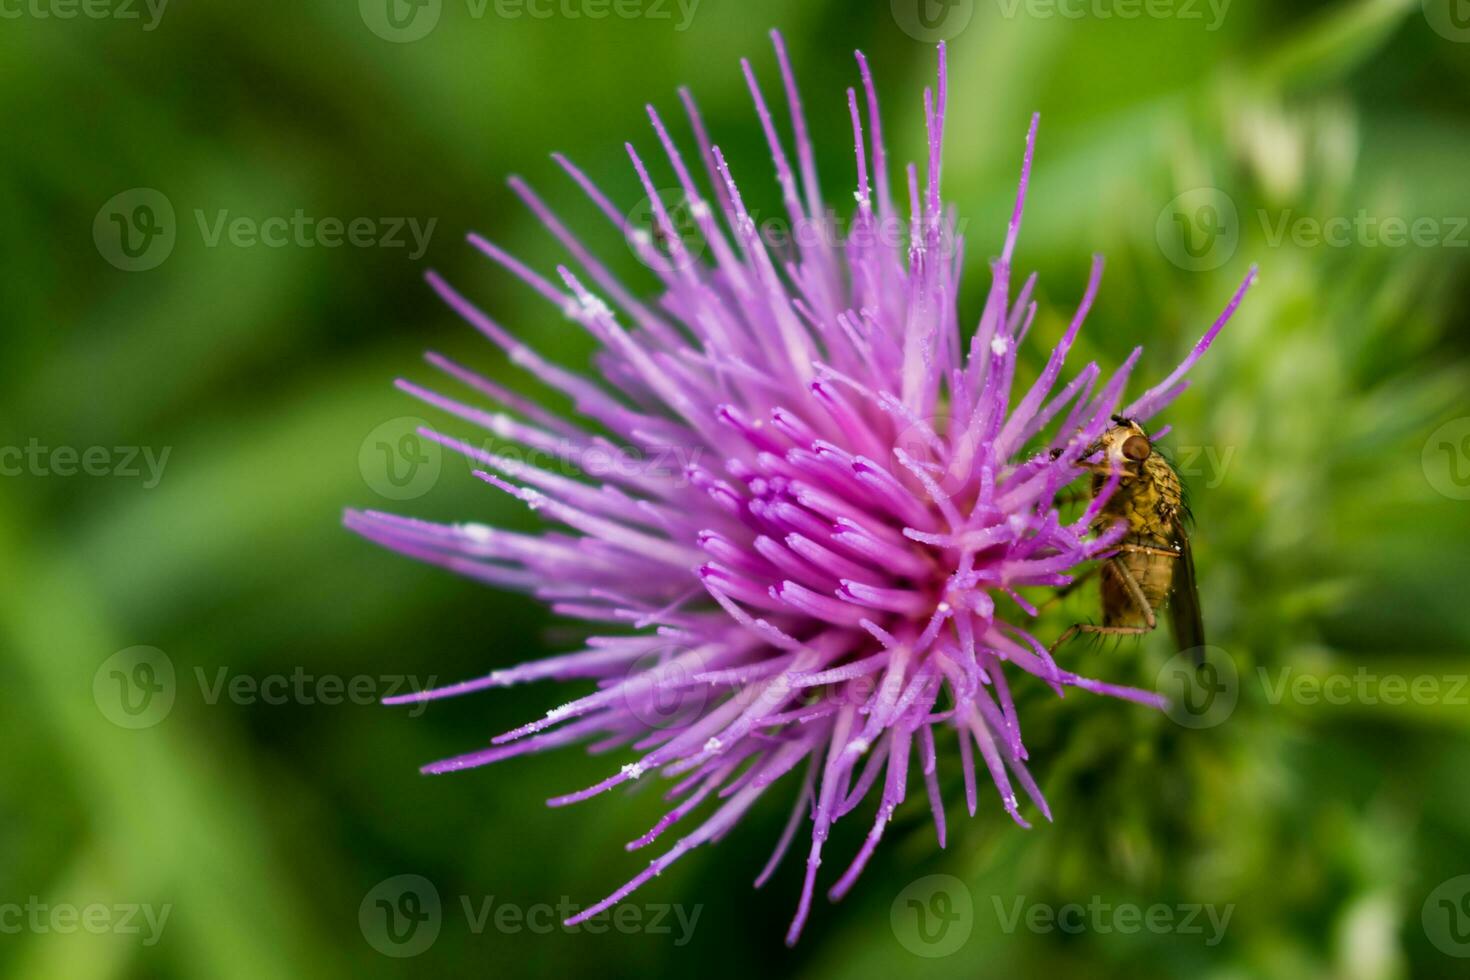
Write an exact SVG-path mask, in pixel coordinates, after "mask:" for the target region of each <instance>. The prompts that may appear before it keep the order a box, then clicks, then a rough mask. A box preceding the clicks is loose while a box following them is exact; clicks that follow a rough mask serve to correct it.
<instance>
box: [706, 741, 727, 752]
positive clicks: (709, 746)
mask: <svg viewBox="0 0 1470 980" xmlns="http://www.w3.org/2000/svg"><path fill="white" fill-rule="evenodd" d="M724 747H725V744H724V743H723V742H721V741H720V740H719V739H717V738H712V739H710V740H709V741H708V742H705V743H704V750H705V751H706V752H718V751H720V749H722V748H724Z"/></svg>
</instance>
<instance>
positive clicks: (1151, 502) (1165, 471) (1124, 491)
mask: <svg viewBox="0 0 1470 980" xmlns="http://www.w3.org/2000/svg"><path fill="white" fill-rule="evenodd" d="M1107 483H1108V477H1107V474H1104V473H1095V474H1093V477H1092V492H1093V495H1094V496H1097V495H1098V494H1101V493H1102V492H1103V490H1104V488H1105V487H1106V486H1107ZM1181 500H1182V494H1181V491H1180V485H1179V477H1178V475H1177V474H1175V472H1174V469H1173V467H1171V466H1170V465H1169V464H1168V462H1166V461H1165V460H1164V458H1163V457H1162V456H1160V455H1159V454H1158V453H1154V454H1152V455H1151V456H1149V457H1148V459H1145V460H1143V461H1142V462H1141V463H1135V464H1133V468H1132V472H1127V473H1124V475H1123V476H1122V478H1121V479H1120V480H1119V482H1118V487H1117V489H1116V490H1115V491H1114V492H1113V495H1112V496H1111V497H1109V498H1108V500H1107V503H1105V504H1104V505H1103V507H1102V510H1101V511H1100V512H1099V513H1098V520H1097V527H1098V529H1099V530H1106V529H1108V528H1111V527H1112V526H1113V525H1115V524H1116V523H1117V522H1118V521H1120V520H1121V521H1123V522H1125V523H1126V524H1127V525H1128V534H1129V536H1130V537H1132V536H1137V537H1139V538H1146V539H1149V541H1150V542H1156V543H1157V544H1156V546H1161V547H1168V546H1170V545H1171V544H1172V542H1173V540H1174V518H1175V516H1176V515H1177V514H1178V513H1179V511H1180V506H1181Z"/></svg>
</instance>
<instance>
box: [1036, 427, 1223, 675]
mask: <svg viewBox="0 0 1470 980" xmlns="http://www.w3.org/2000/svg"><path fill="white" fill-rule="evenodd" d="M1082 464H1083V465H1084V466H1086V467H1087V468H1088V469H1090V470H1091V471H1092V495H1093V497H1094V499H1096V498H1097V497H1098V496H1099V495H1100V494H1101V493H1102V492H1103V489H1104V488H1105V487H1106V486H1107V484H1108V480H1109V476H1110V474H1112V473H1113V472H1115V471H1116V472H1117V474H1118V485H1117V488H1116V489H1115V490H1114V492H1113V494H1112V496H1110V497H1109V498H1108V499H1107V500H1106V502H1104V503H1103V505H1102V507H1101V508H1100V509H1099V511H1098V514H1097V517H1096V519H1095V520H1094V522H1093V529H1094V530H1095V531H1097V532H1099V533H1101V532H1103V531H1107V530H1109V529H1111V528H1113V527H1115V526H1116V525H1117V524H1118V523H1119V522H1122V523H1123V524H1124V525H1125V526H1126V527H1127V531H1126V533H1125V534H1124V535H1123V538H1122V539H1121V540H1120V541H1119V542H1118V545H1117V549H1116V551H1114V552H1113V554H1112V555H1110V556H1109V557H1108V558H1106V559H1105V560H1104V561H1103V562H1102V563H1101V565H1100V566H1099V568H1098V571H1099V574H1100V577H1101V582H1102V625H1100V626H1099V625H1096V624H1093V623H1077V624H1076V625H1074V626H1071V627H1069V628H1068V629H1067V630H1066V632H1064V633H1063V634H1062V635H1061V636H1060V637H1058V639H1057V641H1056V642H1055V643H1053V644H1052V646H1051V649H1052V650H1056V649H1057V648H1058V647H1060V646H1061V645H1062V644H1063V643H1065V642H1067V641H1068V640H1070V639H1071V638H1072V637H1074V636H1076V635H1077V634H1078V633H1095V634H1101V635H1104V636H1109V635H1111V636H1137V635H1141V634H1143V633H1148V632H1151V631H1152V630H1153V629H1154V627H1155V626H1157V625H1158V618H1157V614H1158V613H1159V612H1160V611H1161V610H1163V609H1164V608H1165V606H1167V607H1168V608H1169V610H1170V622H1171V623H1172V625H1173V628H1174V640H1175V642H1176V643H1177V644H1178V645H1179V649H1180V650H1189V651H1191V652H1193V654H1194V656H1195V659H1196V661H1198V660H1199V659H1200V658H1201V657H1202V656H1203V648H1204V644H1205V627H1204V621H1203V619H1202V618H1201V616H1200V605H1199V590H1198V587H1197V586H1196V584H1195V578H1194V556H1193V555H1192V554H1191V552H1190V550H1189V531H1188V529H1187V526H1186V525H1187V523H1188V520H1189V510H1188V507H1187V506H1186V505H1185V501H1184V490H1183V486H1182V484H1181V483H1180V482H1179V475H1178V474H1177V473H1175V472H1174V467H1172V466H1171V465H1169V461H1168V460H1166V459H1165V458H1164V457H1163V455H1162V454H1161V453H1159V452H1158V450H1156V449H1155V448H1154V445H1153V443H1152V441H1151V440H1150V439H1149V437H1148V433H1147V432H1145V431H1144V429H1143V427H1142V426H1140V425H1139V424H1138V423H1137V422H1135V421H1133V420H1132V419H1127V418H1123V417H1121V416H1117V415H1115V416H1113V426H1112V428H1110V429H1108V430H1107V431H1106V432H1105V433H1103V436H1102V438H1101V439H1099V440H1098V441H1097V442H1096V443H1094V444H1093V445H1092V446H1090V447H1088V450H1087V452H1086V453H1084V454H1083V456H1082ZM1076 584H1077V583H1075V582H1074V583H1073V585H1076Z"/></svg>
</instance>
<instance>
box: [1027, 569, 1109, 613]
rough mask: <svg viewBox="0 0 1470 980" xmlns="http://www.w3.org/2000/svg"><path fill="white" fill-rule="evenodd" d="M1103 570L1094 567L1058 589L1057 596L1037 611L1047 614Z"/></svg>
mask: <svg viewBox="0 0 1470 980" xmlns="http://www.w3.org/2000/svg"><path fill="white" fill-rule="evenodd" d="M1101 568H1102V565H1094V566H1092V567H1091V568H1089V569H1088V570H1087V571H1085V572H1083V573H1082V574H1081V575H1079V576H1077V577H1076V578H1074V579H1073V580H1072V581H1070V582H1068V583H1067V584H1066V585H1064V586H1062V587H1061V588H1060V589H1057V592H1056V595H1054V596H1052V597H1051V598H1050V599H1048V600H1046V601H1045V602H1043V603H1042V604H1041V605H1040V606H1038V607H1037V608H1036V611H1037V612H1039V613H1040V612H1046V611H1047V610H1048V609H1050V608H1051V607H1052V606H1055V605H1056V604H1057V603H1059V602H1061V601H1062V600H1063V599H1065V598H1067V596H1069V595H1071V594H1072V593H1073V592H1075V591H1076V590H1077V587H1078V586H1080V585H1081V584H1082V583H1083V582H1086V581H1087V580H1088V579H1090V578H1092V577H1093V576H1094V575H1096V574H1097V573H1098V570H1099V569H1101Z"/></svg>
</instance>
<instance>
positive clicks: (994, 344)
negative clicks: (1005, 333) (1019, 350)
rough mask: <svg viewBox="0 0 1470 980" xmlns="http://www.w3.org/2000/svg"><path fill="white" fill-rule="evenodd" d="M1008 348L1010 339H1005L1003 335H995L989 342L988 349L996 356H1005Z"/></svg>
mask: <svg viewBox="0 0 1470 980" xmlns="http://www.w3.org/2000/svg"><path fill="white" fill-rule="evenodd" d="M1010 348H1011V344H1010V341H1008V340H1006V339H1005V338H1004V337H996V338H995V339H994V340H992V341H991V342H990V350H991V352H992V353H994V354H995V356H996V357H1003V356H1005V352H1006V351H1008V350H1010Z"/></svg>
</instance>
